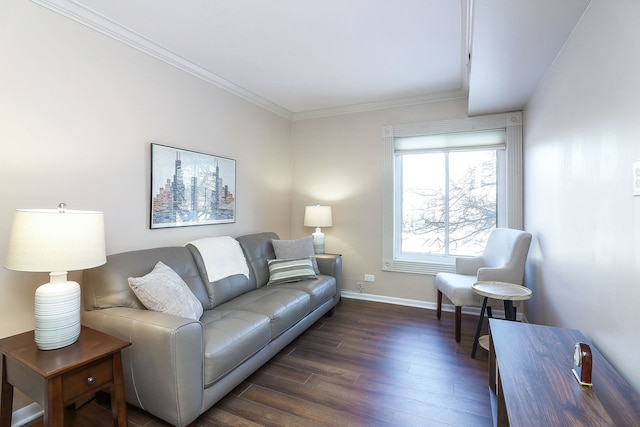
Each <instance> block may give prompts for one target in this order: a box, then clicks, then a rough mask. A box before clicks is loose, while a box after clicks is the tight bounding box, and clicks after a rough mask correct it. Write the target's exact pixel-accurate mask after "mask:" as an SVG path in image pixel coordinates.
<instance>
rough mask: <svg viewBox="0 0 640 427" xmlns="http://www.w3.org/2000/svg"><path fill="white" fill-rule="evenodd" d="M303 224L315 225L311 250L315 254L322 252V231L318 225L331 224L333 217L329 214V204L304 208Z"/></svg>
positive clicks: (328, 225) (326, 225)
mask: <svg viewBox="0 0 640 427" xmlns="http://www.w3.org/2000/svg"><path fill="white" fill-rule="evenodd" d="M304 225H305V227H316V232H315V233H313V234H312V236H313V251H314V252H315V253H317V254H323V253H324V233H323V232H322V230H320V227H331V226H333V217H332V215H331V206H320V205H316V206H307V207H306V208H305V209H304Z"/></svg>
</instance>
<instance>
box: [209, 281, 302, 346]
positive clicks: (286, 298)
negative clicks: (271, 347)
mask: <svg viewBox="0 0 640 427" xmlns="http://www.w3.org/2000/svg"><path fill="white" fill-rule="evenodd" d="M310 307H311V298H310V297H309V294H308V293H306V292H303V291H300V290H297V289H291V288H281V287H279V286H274V287H263V288H260V289H256V290H253V291H251V292H248V293H246V294H243V295H240V296H238V297H236V298H234V299H232V300H231V301H229V302H226V303H224V304H221V305H219V306H218V309H221V310H242V311H251V312H253V313H259V314H262V315H265V316H268V317H269V319H270V320H271V338H272V339H273V338H276V337H277V336H279V335H280V334H282V333H283V332H285V331H286V330H287V329H289V328H290V327H291V326H293V325H295V324H296V323H298V322H299V321H300V320H301V319H302V318H303V317H305V316H306V315H307V314H309V313H310V312H311V308H310Z"/></svg>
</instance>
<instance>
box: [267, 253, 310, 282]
mask: <svg viewBox="0 0 640 427" xmlns="http://www.w3.org/2000/svg"><path fill="white" fill-rule="evenodd" d="M267 262H268V263H269V283H267V284H268V285H277V284H279V283H288V282H298V281H300V280H307V279H317V278H318V276H316V273H315V271H313V264H312V263H311V259H310V257H307V258H299V259H270V260H267Z"/></svg>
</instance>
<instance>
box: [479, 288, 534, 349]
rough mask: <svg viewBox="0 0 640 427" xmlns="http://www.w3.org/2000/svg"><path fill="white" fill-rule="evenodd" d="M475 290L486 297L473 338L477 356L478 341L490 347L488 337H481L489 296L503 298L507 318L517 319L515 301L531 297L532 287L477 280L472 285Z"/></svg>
mask: <svg viewBox="0 0 640 427" xmlns="http://www.w3.org/2000/svg"><path fill="white" fill-rule="evenodd" d="M471 288H472V289H473V292H475V293H476V294H478V295H480V296H482V297H484V298H483V299H482V308H481V309H480V318H479V319H478V327H477V329H476V336H475V338H474V340H473V349H472V350H471V357H472V358H475V357H476V350H477V349H478V343H479V342H480V345H481V346H482V348H485V349H488V348H489V347H488V339H486V338H488V337H487V336H484V337H482V338H485V339H484V340H483V339H482V338H481V337H480V330H481V329H482V322H483V320H484V312H485V310H486V309H487V301H488V300H489V298H493V299H498V300H503V301H504V317H505V319H506V320H516V310H515V307H514V306H513V302H514V301H524V300H528V299H529V298H531V295H532V292H531V289H529V288H526V287H524V286H521V285H516V284H514V283H507V282H476V283H474V284H473V285H471Z"/></svg>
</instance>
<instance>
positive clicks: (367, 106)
mask: <svg viewBox="0 0 640 427" xmlns="http://www.w3.org/2000/svg"><path fill="white" fill-rule="evenodd" d="M466 97H467V91H465V90H464V89H456V90H451V91H446V92H439V93H434V94H429V95H421V96H414V97H410V98H399V99H391V100H387V101H379V102H369V103H363V104H355V105H347V106H344V107H335V108H326V109H322V110H312V111H303V112H300V113H293V118H292V120H294V121H295V120H307V119H315V118H320V117H330V116H338V115H342V114H352V113H363V112H367V111H374V110H384V109H386V108H397V107H408V106H411V105H419V104H429V103H432V102H439V101H449V100H452V99H460V98H466Z"/></svg>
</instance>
